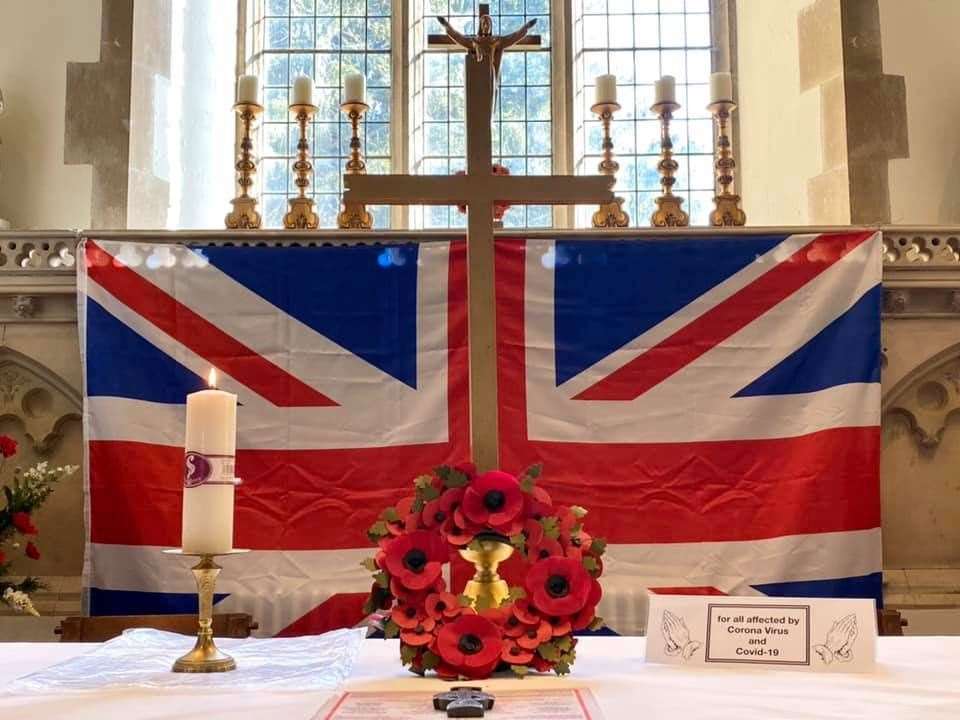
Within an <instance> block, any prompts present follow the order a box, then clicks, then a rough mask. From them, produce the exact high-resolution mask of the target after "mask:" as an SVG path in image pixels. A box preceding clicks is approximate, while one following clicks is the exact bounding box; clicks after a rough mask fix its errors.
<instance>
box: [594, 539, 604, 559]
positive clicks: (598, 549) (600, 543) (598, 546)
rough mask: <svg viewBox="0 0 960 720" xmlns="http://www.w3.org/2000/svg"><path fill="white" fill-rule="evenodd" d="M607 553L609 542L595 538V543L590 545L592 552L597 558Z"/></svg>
mask: <svg viewBox="0 0 960 720" xmlns="http://www.w3.org/2000/svg"><path fill="white" fill-rule="evenodd" d="M606 551H607V541H606V540H604V539H603V538H593V541H592V542H591V543H590V552H592V553H593V554H594V555H596V556H597V557H600V556H601V555H603V554H604V553H605V552H606Z"/></svg>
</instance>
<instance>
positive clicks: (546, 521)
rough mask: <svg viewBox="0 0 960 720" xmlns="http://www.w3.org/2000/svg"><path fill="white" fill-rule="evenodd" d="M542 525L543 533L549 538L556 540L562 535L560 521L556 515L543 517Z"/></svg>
mask: <svg viewBox="0 0 960 720" xmlns="http://www.w3.org/2000/svg"><path fill="white" fill-rule="evenodd" d="M540 525H541V526H542V527H543V534H544V535H546V536H547V537H548V538H553V539H554V540H556V539H557V538H558V537H560V523H559V522H557V519H556V518H555V517H545V518H541V519H540Z"/></svg>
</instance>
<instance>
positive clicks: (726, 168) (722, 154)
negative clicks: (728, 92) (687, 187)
mask: <svg viewBox="0 0 960 720" xmlns="http://www.w3.org/2000/svg"><path fill="white" fill-rule="evenodd" d="M736 107H737V104H736V103H735V102H733V101H732V100H717V101H716V102H713V103H710V105H708V106H707V110H709V111H710V112H711V113H713V119H714V121H715V122H716V126H717V151H716V160H715V161H714V164H713V167H714V169H715V170H716V174H717V185H718V186H719V188H720V192H719V193H718V194H717V195H715V196H714V198H713V206H714V210H713V212H711V213H710V224H711V225H714V226H716V227H724V226H735V227H740V226H743V225H746V224H747V214H746V213H745V212H744V211H743V210H742V209H741V208H740V196H739V195H737V194H736V193H734V192H733V173H734V170H735V169H736V167H737V163H736V162H735V161H734V159H733V145H732V144H731V142H730V132H729V129H728V125H729V123H730V116H731V115H732V114H733V111H734V110H735V109H736Z"/></svg>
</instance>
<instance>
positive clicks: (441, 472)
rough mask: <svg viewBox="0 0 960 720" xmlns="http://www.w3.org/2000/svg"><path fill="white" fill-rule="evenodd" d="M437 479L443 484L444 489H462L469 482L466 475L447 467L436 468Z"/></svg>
mask: <svg viewBox="0 0 960 720" xmlns="http://www.w3.org/2000/svg"><path fill="white" fill-rule="evenodd" d="M437 477H439V478H440V480H441V481H442V482H443V486H444V487H446V488H458V487H463V486H465V485H466V484H467V483H469V482H470V478H469V477H468V476H467V475H466V473H462V472H460V471H459V470H457V469H456V468H452V467H450V466H449V465H441V466H440V467H438V468H437Z"/></svg>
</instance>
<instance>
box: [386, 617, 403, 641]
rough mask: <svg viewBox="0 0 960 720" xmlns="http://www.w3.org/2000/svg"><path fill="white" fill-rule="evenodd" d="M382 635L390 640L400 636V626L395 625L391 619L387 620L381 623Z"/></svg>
mask: <svg viewBox="0 0 960 720" xmlns="http://www.w3.org/2000/svg"><path fill="white" fill-rule="evenodd" d="M383 636H384V637H385V638H387V639H388V640H391V639H393V638H395V637H399V636H400V626H399V625H397V624H396V623H395V622H394V621H393V620H387V621H386V622H385V623H384V624H383Z"/></svg>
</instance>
